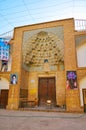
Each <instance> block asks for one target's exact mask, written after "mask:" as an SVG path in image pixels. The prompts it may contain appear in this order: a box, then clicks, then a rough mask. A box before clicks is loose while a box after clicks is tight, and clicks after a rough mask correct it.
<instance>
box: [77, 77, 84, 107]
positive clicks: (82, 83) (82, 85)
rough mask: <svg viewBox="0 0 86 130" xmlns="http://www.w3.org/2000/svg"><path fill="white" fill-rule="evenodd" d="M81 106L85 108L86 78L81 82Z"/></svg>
mask: <svg viewBox="0 0 86 130" xmlns="http://www.w3.org/2000/svg"><path fill="white" fill-rule="evenodd" d="M79 85H80V105H81V106H83V105H84V103H83V89H86V77H84V78H83V79H82V80H81V81H80V84H79Z"/></svg>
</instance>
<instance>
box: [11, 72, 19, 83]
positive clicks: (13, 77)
mask: <svg viewBox="0 0 86 130" xmlns="http://www.w3.org/2000/svg"><path fill="white" fill-rule="evenodd" d="M17 82H18V75H17V74H11V75H10V83H11V84H17Z"/></svg>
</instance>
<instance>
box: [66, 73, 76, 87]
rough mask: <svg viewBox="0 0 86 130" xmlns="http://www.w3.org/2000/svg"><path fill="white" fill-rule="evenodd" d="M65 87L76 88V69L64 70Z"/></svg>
mask: <svg viewBox="0 0 86 130" xmlns="http://www.w3.org/2000/svg"><path fill="white" fill-rule="evenodd" d="M66 80H67V81H66V88H67V89H76V88H77V74H76V71H67V72H66Z"/></svg>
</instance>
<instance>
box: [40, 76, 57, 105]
mask: <svg viewBox="0 0 86 130" xmlns="http://www.w3.org/2000/svg"><path fill="white" fill-rule="evenodd" d="M38 98H39V106H46V104H47V101H51V103H52V105H53V106H55V105H56V87H55V77H49V78H39V88H38Z"/></svg>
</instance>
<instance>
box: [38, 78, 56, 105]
mask: <svg viewBox="0 0 86 130" xmlns="http://www.w3.org/2000/svg"><path fill="white" fill-rule="evenodd" d="M50 78H54V81H55V83H54V88H55V105H56V76H45V77H44V76H43V77H39V78H38V106H40V104H39V86H40V82H39V81H40V79H50Z"/></svg>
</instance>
